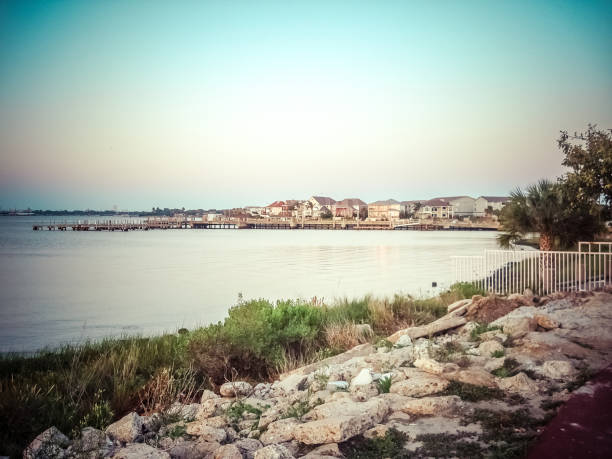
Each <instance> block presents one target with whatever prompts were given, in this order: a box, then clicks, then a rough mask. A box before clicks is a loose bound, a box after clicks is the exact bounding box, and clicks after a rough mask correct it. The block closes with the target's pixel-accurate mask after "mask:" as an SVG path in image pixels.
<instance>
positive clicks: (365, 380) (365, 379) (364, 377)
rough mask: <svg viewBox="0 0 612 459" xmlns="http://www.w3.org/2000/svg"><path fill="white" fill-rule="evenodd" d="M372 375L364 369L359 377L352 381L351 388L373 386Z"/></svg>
mask: <svg viewBox="0 0 612 459" xmlns="http://www.w3.org/2000/svg"><path fill="white" fill-rule="evenodd" d="M372 381H373V379H372V373H371V371H370V370H369V369H368V368H364V369H363V370H361V371H360V372H359V374H358V375H357V376H355V377H354V378H353V380H352V381H351V387H355V386H365V385H368V384H372Z"/></svg>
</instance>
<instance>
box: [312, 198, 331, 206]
mask: <svg viewBox="0 0 612 459" xmlns="http://www.w3.org/2000/svg"><path fill="white" fill-rule="evenodd" d="M311 199H314V200H315V201H317V202H318V203H319V205H321V206H329V205H331V204H335V203H336V200H335V199H332V198H328V197H327V196H313V197H312V198H311Z"/></svg>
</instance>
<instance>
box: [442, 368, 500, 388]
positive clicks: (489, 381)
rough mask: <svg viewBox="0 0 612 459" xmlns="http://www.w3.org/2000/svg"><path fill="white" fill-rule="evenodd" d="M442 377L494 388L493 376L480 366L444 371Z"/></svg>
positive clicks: (495, 385)
mask: <svg viewBox="0 0 612 459" xmlns="http://www.w3.org/2000/svg"><path fill="white" fill-rule="evenodd" d="M444 377H445V378H447V379H449V380H451V381H458V382H462V383H465V384H473V385H475V386H485V387H490V388H494V387H497V384H495V377H494V376H493V375H492V374H491V373H489V372H488V371H485V370H484V369H481V368H468V369H466V370H459V371H452V372H449V373H444Z"/></svg>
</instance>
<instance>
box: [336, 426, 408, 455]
mask: <svg viewBox="0 0 612 459" xmlns="http://www.w3.org/2000/svg"><path fill="white" fill-rule="evenodd" d="M407 440H408V437H407V436H406V434H404V433H402V432H399V431H397V430H395V429H390V430H389V431H388V432H387V434H386V435H385V436H383V437H377V438H371V439H366V438H363V437H355V438H353V439H351V440H349V441H347V442H344V443H341V444H340V445H339V446H340V450H341V451H342V453H343V454H344V455H345V456H346V457H347V458H351V459H380V458H383V457H384V458H387V457H388V458H395V459H402V458H409V457H411V454H410V453H409V452H408V451H406V450H404V443H405V442H406V441H407Z"/></svg>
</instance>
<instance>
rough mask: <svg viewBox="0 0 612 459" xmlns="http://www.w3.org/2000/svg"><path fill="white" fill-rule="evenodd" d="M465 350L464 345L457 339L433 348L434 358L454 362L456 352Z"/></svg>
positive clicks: (439, 360)
mask: <svg viewBox="0 0 612 459" xmlns="http://www.w3.org/2000/svg"><path fill="white" fill-rule="evenodd" d="M461 352H463V347H461V345H460V344H459V343H458V342H456V341H447V342H446V343H444V344H443V345H442V346H440V347H439V348H437V349H436V350H432V351H431V354H432V358H433V359H434V360H437V361H438V362H443V363H444V362H452V361H453V356H454V355H455V354H458V353H461Z"/></svg>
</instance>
